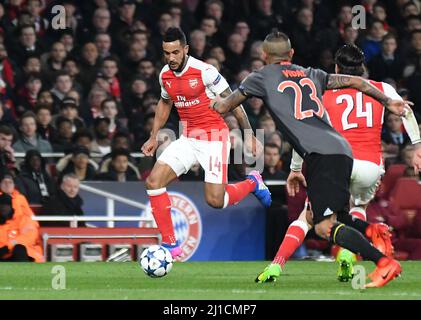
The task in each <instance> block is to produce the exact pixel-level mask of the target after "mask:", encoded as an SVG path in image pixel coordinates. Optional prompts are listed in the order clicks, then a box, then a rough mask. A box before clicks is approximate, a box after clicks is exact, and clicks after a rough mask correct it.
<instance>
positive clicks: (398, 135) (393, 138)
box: [382, 113, 410, 146]
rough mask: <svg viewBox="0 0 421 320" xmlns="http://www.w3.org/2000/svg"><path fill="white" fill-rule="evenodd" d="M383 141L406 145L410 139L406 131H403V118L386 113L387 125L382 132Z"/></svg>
mask: <svg viewBox="0 0 421 320" xmlns="http://www.w3.org/2000/svg"><path fill="white" fill-rule="evenodd" d="M382 141H383V142H384V143H386V144H388V145H390V144H392V145H395V146H404V145H405V144H407V143H408V142H409V141H410V140H409V137H408V135H407V134H406V133H404V132H402V119H401V118H400V117H399V116H397V115H395V114H393V113H388V114H387V115H386V127H385V128H384V130H383V133H382Z"/></svg>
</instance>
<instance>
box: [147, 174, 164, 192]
mask: <svg viewBox="0 0 421 320" xmlns="http://www.w3.org/2000/svg"><path fill="white" fill-rule="evenodd" d="M145 187H146V190H156V189H159V188H161V186H160V182H159V180H158V179H157V178H156V177H155V176H154V175H152V174H150V175H149V176H148V177H147V178H146V181H145Z"/></svg>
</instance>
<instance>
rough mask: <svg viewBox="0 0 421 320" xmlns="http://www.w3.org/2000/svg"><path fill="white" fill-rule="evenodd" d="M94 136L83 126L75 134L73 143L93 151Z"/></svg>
mask: <svg viewBox="0 0 421 320" xmlns="http://www.w3.org/2000/svg"><path fill="white" fill-rule="evenodd" d="M93 140H94V136H93V135H92V133H91V131H90V130H88V129H86V128H81V129H79V130H78V131H76V133H75V134H74V135H73V144H74V145H77V146H83V147H85V148H86V149H88V150H89V152H90V153H92V141H93Z"/></svg>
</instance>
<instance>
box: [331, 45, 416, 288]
mask: <svg viewBox="0 0 421 320" xmlns="http://www.w3.org/2000/svg"><path fill="white" fill-rule="evenodd" d="M335 60H336V72H337V73H342V74H349V75H356V76H362V75H363V74H364V73H365V67H364V60H365V58H364V53H363V52H362V50H361V49H360V48H358V47H357V46H355V45H345V46H343V47H342V48H340V49H339V50H338V52H337V53H336V57H335ZM369 81H370V83H371V84H372V85H374V86H376V87H377V88H378V89H379V90H380V91H382V92H383V93H384V94H385V95H386V96H388V97H390V98H392V99H398V100H402V98H401V97H400V96H399V95H398V93H397V92H396V90H395V89H394V88H393V87H392V86H391V85H389V84H387V83H384V82H376V81H371V80H369ZM323 104H324V106H325V108H326V111H327V112H328V114H329V117H330V121H331V123H332V126H333V127H334V128H335V129H336V130H337V131H338V132H339V133H341V134H342V136H344V137H345V139H347V141H348V142H349V144H350V145H351V147H352V153H353V155H354V165H353V169H352V175H351V187H350V191H351V210H350V214H351V215H352V216H354V217H355V218H358V219H361V220H367V219H366V209H367V206H368V203H369V202H370V201H371V199H373V197H374V194H375V192H376V190H377V187H378V185H379V183H380V177H381V176H382V174H383V173H384V170H383V159H382V149H381V130H382V125H383V119H384V113H385V108H384V107H383V105H381V104H380V103H379V102H378V101H376V100H374V99H372V98H371V97H369V96H367V95H364V94H363V93H362V92H359V91H356V90H353V89H340V90H327V91H326V92H325V94H324V95H323ZM401 118H402V122H403V125H404V127H405V130H406V132H407V133H408V135H409V137H410V139H411V143H412V144H413V145H414V146H415V150H416V151H415V154H414V158H413V166H414V169H415V172H418V171H419V169H420V168H421V138H420V131H419V127H418V123H417V121H416V119H415V116H414V113H413V112H412V110H409V112H408V113H407V114H406V115H405V116H402V117H401ZM379 227H381V228H383V229H384V234H385V236H390V233H389V231H388V228H387V226H385V225H383V226H379ZM373 244H374V245H375V246H376V247H377V248H378V249H379V250H380V251H382V252H383V253H384V254H385V255H387V256H392V255H393V247H392V246H391V244H390V242H389V241H383V239H381V238H374V239H373ZM353 260H355V258H354V259H353V257H352V254H350V252H349V251H348V250H346V249H341V250H340V251H339V252H338V255H337V261H338V262H339V269H338V278H339V279H340V280H345V281H347V280H349V279H350V278H351V277H352V262H353Z"/></svg>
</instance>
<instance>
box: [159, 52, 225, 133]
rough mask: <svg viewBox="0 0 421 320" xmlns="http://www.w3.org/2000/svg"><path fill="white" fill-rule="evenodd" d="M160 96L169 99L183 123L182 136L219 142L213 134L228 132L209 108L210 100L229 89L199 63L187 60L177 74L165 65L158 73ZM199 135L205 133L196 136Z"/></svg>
mask: <svg viewBox="0 0 421 320" xmlns="http://www.w3.org/2000/svg"><path fill="white" fill-rule="evenodd" d="M159 83H160V84H161V97H162V98H164V99H171V100H172V101H173V102H174V106H175V107H176V108H177V112H178V114H179V115H180V119H181V121H182V122H183V126H184V130H183V135H184V136H186V137H194V138H196V139H200V140H220V138H218V137H217V135H216V138H215V135H212V134H211V133H212V131H213V132H214V133H215V132H228V127H227V125H226V124H225V121H224V119H223V118H222V117H221V115H220V114H219V113H218V112H216V111H214V110H212V109H210V108H209V104H210V101H211V99H214V98H215V96H216V95H219V94H220V93H222V92H223V91H225V90H226V89H228V88H229V85H228V83H227V81H226V80H225V78H224V77H223V76H222V75H221V74H220V73H219V72H218V70H217V69H216V68H215V67H214V66H212V65H210V64H207V63H205V62H203V61H200V60H198V59H195V58H193V57H191V56H189V57H188V60H187V64H186V66H185V67H184V69H183V70H182V71H180V72H174V71H172V70H171V69H170V68H169V67H168V65H165V66H164V67H163V68H162V70H161V73H160V74H159ZM198 132H199V133H201V132H202V133H205V134H203V135H200V134H199V135H198Z"/></svg>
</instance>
